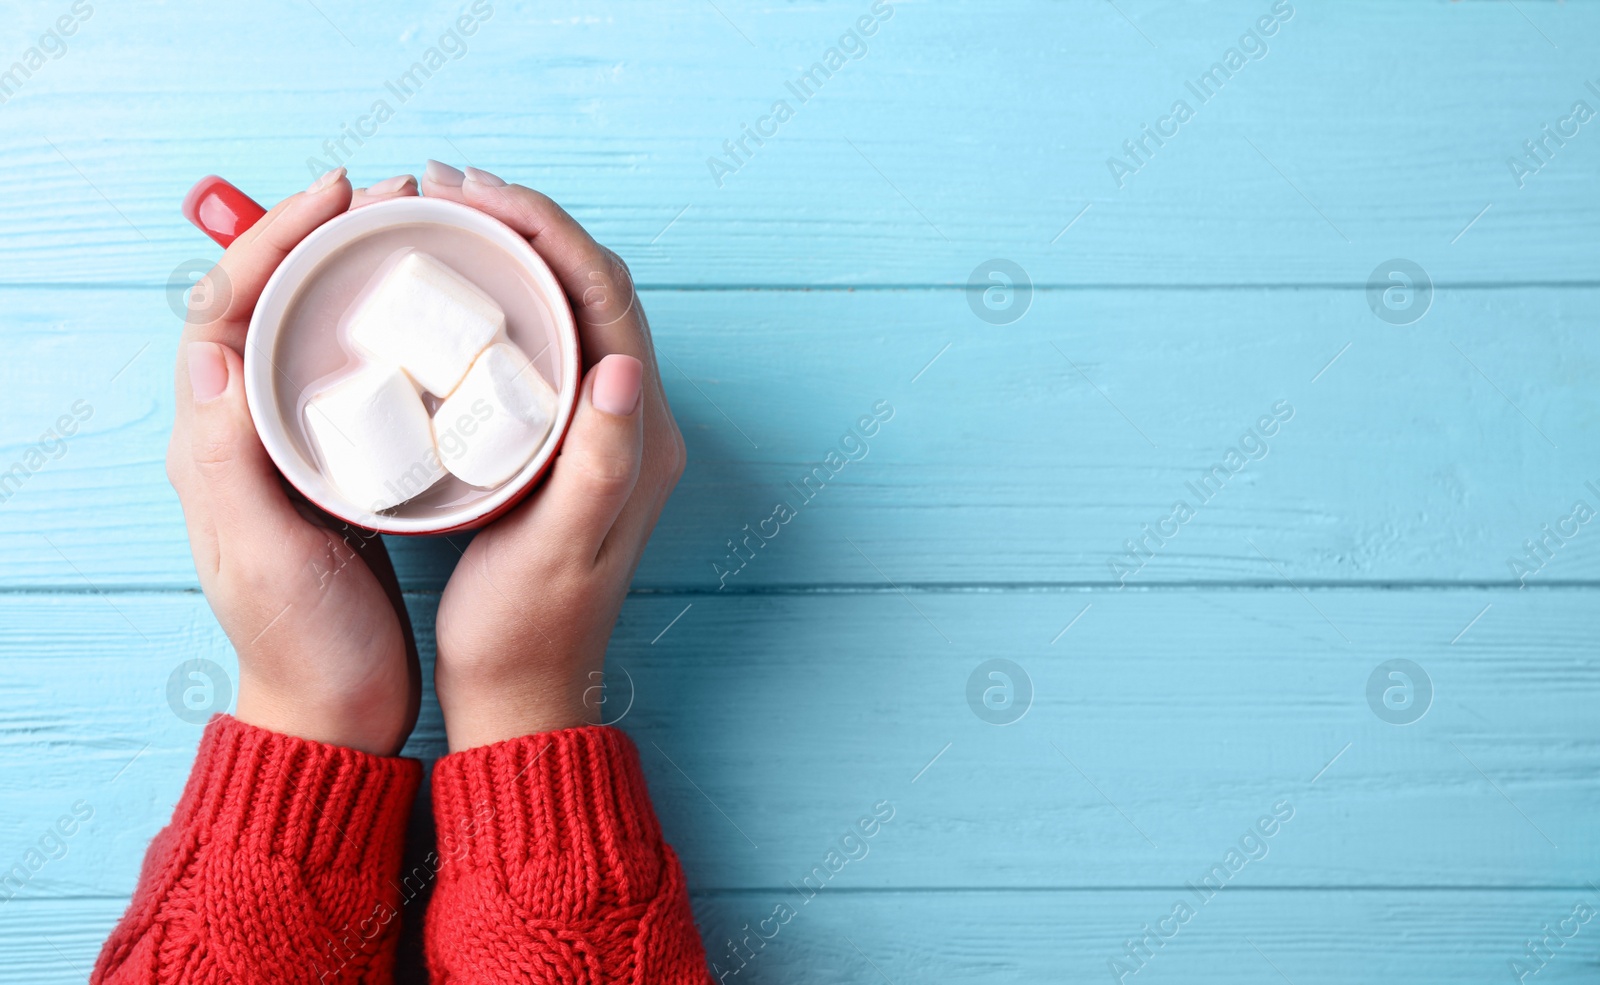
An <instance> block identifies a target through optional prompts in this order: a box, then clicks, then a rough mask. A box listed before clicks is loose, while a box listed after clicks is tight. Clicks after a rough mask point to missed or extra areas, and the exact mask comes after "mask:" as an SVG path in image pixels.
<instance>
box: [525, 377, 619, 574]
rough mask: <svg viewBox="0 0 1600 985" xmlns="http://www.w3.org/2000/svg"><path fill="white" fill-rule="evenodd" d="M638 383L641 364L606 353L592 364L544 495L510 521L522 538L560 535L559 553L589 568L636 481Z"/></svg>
mask: <svg viewBox="0 0 1600 985" xmlns="http://www.w3.org/2000/svg"><path fill="white" fill-rule="evenodd" d="M643 381H644V364H643V363H641V362H640V361H639V360H638V359H635V358H634V357H633V356H628V355H623V354H621V353H612V354H611V355H609V356H606V357H605V358H604V359H602V360H600V361H599V362H598V363H596V364H595V367H594V368H593V369H591V370H590V371H589V376H588V379H587V380H585V381H584V387H583V396H582V399H581V400H579V402H578V412H577V413H576V414H575V415H574V416H573V418H572V426H571V427H570V428H569V429H568V430H567V437H566V440H565V441H563V442H562V445H561V454H560V455H559V456H558V457H557V458H556V461H555V466H554V468H552V469H551V472H550V477H549V479H548V480H546V482H545V486H544V488H543V489H541V490H540V491H539V494H538V495H537V496H535V497H534V500H533V502H532V503H531V504H529V508H528V509H527V511H526V512H524V513H522V514H521V516H520V517H519V516H518V515H517V514H512V517H509V518H508V519H512V518H516V521H515V522H516V526H517V527H519V528H520V529H521V530H523V531H525V532H530V531H546V532H548V531H553V530H554V531H560V532H561V533H560V536H559V540H561V541H563V542H564V543H563V548H562V549H563V552H571V553H572V554H575V555H578V556H579V557H581V558H583V559H584V560H585V561H588V562H590V563H592V562H593V561H594V559H595V557H596V555H598V554H599V553H600V547H601V545H602V544H604V543H605V539H606V535H607V534H608V533H610V532H611V527H612V524H614V523H615V522H616V520H617V515H618V514H619V513H621V512H622V508H623V506H625V505H627V502H628V497H629V496H631V495H632V494H633V487H634V485H635V483H636V482H637V481H638V479H639V460H640V457H641V455H642V453H643V450H644V427H643V423H644V415H643V414H642V413H640V404H641V403H642V401H641V400H640V395H641V390H642V384H643ZM529 535H531V536H537V535H535V534H529ZM539 539H541V540H548V539H549V537H548V533H546V535H545V536H543V537H539Z"/></svg>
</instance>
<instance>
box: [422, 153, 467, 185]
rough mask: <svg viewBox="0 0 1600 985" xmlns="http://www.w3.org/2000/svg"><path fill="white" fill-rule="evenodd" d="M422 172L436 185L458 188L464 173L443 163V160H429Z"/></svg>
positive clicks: (463, 178) (464, 177)
mask: <svg viewBox="0 0 1600 985" xmlns="http://www.w3.org/2000/svg"><path fill="white" fill-rule="evenodd" d="M423 174H424V175H426V176H427V178H428V180H429V181H431V182H433V183H434V184H436V185H446V186H448V187H450V188H460V187H461V182H462V181H464V180H465V179H466V177H467V176H466V175H465V174H463V173H461V172H460V171H458V170H456V169H455V168H453V167H451V166H450V165H448V164H446V163H444V162H443V161H435V160H431V159H430V160H429V161H428V166H427V168H426V170H424V171H423Z"/></svg>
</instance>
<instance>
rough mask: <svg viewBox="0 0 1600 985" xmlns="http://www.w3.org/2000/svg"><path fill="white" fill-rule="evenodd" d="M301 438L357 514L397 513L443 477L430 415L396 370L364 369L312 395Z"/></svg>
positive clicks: (417, 394)
mask: <svg viewBox="0 0 1600 985" xmlns="http://www.w3.org/2000/svg"><path fill="white" fill-rule="evenodd" d="M306 430H307V431H308V432H309V433H310V435H311V437H312V440H313V441H315V442H316V445H317V451H318V453H319V454H320V455H321V457H322V465H323V474H324V475H326V476H327V477H328V479H329V481H331V482H332V483H333V484H334V486H335V487H337V488H338V490H339V491H340V492H341V493H343V494H344V495H345V497H346V498H347V499H349V500H350V501H351V502H352V503H354V504H355V505H357V506H361V507H365V508H366V509H369V510H371V511H372V512H374V513H377V512H379V511H380V510H386V509H389V508H390V507H392V506H398V505H399V504H401V503H403V502H405V501H406V500H408V499H411V498H412V497H414V496H416V495H418V494H420V493H421V492H422V491H423V490H425V489H427V488H428V487H429V486H432V485H433V484H434V483H435V482H436V481H438V480H439V479H440V478H442V477H443V476H444V474H445V473H444V469H442V468H440V467H439V456H438V454H437V452H436V451H435V450H434V446H433V431H432V429H431V427H430V424H429V421H428V409H427V407H425V406H423V403H422V395H421V394H419V393H418V392H417V387H416V384H414V383H412V382H411V380H410V379H409V378H408V377H407V376H406V374H405V373H403V372H401V371H400V369H399V368H397V367H394V366H383V365H376V366H366V367H363V368H361V369H359V370H357V371H356V372H354V373H352V374H350V375H349V376H346V377H344V378H343V379H341V380H340V381H339V382H337V383H335V384H333V385H332V386H330V387H328V388H327V389H325V390H322V391H320V392H318V393H317V394H315V395H313V396H312V397H311V399H310V400H309V401H308V402H307V404H306Z"/></svg>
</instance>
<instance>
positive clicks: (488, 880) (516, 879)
mask: <svg viewBox="0 0 1600 985" xmlns="http://www.w3.org/2000/svg"><path fill="white" fill-rule="evenodd" d="M433 803H434V814H435V819H436V821H437V824H438V834H439V856H440V864H441V867H440V870H439V881H438V886H437V888H436V890H435V892H434V896H433V900H432V902H431V903H430V906H429V913H428V924H427V931H426V934H427V949H428V963H429V970H430V971H431V972H432V975H433V980H434V981H435V982H436V983H463V985H464V983H474V985H480V983H481V985H489V983H494V985H513V983H515V985H525V983H531V982H538V983H563V982H584V983H593V985H603V983H604V985H612V983H615V985H622V983H628V985H644V983H649V985H679V983H697V985H698V983H704V982H707V981H709V974H708V972H707V971H706V964H705V955H704V951H703V950H702V948H701V944H700V937H699V935H698V933H696V931H695V927H694V918H693V914H692V913H691V912H690V909H689V894H688V890H687V888H686V886H685V884H684V879H683V869H682V867H681V866H680V865H679V864H678V859H677V856H676V855H675V854H674V853H673V851H672V849H671V848H670V847H668V845H667V844H666V843H665V842H664V841H663V840H662V837H661V829H660V825H659V824H658V823H657V820H656V816H655V811H654V810H653V809H652V808H651V806H650V799H649V794H648V792H647V791H646V789H645V783H644V775H643V772H642V770H641V769H640V766H639V757H638V753H637V752H636V751H635V750H634V747H633V744H632V742H630V741H629V740H628V738H627V736H625V735H623V734H622V733H621V732H619V731H617V730H616V729H612V728H607V727H601V726H589V727H584V728H573V729H564V730H561V731H557V732H548V733H542V734H537V735H530V736H525V737H522V738H519V739H512V740H510V741H506V742H500V743H496V744H494V745H489V746H483V747H480V748H476V749H470V750H468V751H466V752H461V753H455V754H452V755H450V756H447V757H445V758H444V759H441V760H440V761H439V763H438V764H437V766H436V767H435V769H434V774H433Z"/></svg>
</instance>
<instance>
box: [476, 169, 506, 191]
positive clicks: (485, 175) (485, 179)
mask: <svg viewBox="0 0 1600 985" xmlns="http://www.w3.org/2000/svg"><path fill="white" fill-rule="evenodd" d="M467 180H468V181H476V182H478V183H479V184H483V185H488V186H489V187H490V188H504V187H505V186H506V183H505V182H504V181H502V180H500V179H499V178H498V177H496V176H494V175H492V174H490V173H489V172H487V171H480V170H478V169H477V168H468V169H467Z"/></svg>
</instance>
